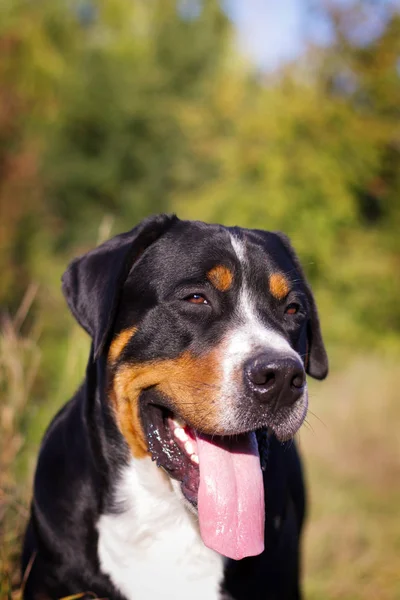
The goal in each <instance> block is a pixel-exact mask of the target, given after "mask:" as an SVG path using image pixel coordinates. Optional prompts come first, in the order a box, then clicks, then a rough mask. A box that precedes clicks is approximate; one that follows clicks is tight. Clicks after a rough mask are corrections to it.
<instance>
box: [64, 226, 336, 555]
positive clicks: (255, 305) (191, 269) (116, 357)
mask: <svg viewBox="0 0 400 600" xmlns="http://www.w3.org/2000/svg"><path fill="white" fill-rule="evenodd" d="M63 287H64V292H65V295H66V298H67V301H68V304H69V306H70V308H71V310H72V312H73V314H74V315H75V317H76V318H77V320H78V321H79V323H80V324H81V325H82V326H83V327H84V328H85V329H86V330H87V331H88V333H89V334H90V335H91V337H92V339H93V352H94V356H95V357H99V356H100V355H102V356H106V357H107V365H108V366H107V368H108V381H109V388H108V390H107V394H108V401H109V402H110V404H111V406H112V410H113V414H114V415H115V419H116V422H117V425H118V428H119V430H120V432H121V434H122V436H123V438H124V440H125V441H126V444H127V446H128V447H129V448H130V451H131V453H132V454H133V455H134V456H135V457H136V458H142V457H145V456H147V455H148V454H149V453H150V454H151V455H152V458H153V459H155V460H156V461H157V464H159V465H160V466H162V467H163V468H164V470H165V471H166V472H167V473H168V474H169V476H170V477H171V478H172V479H174V480H177V481H178V482H179V483H180V488H181V490H182V492H183V494H184V496H185V498H186V499H187V500H189V501H190V502H191V503H192V504H193V505H196V504H197V502H199V510H200V505H201V504H203V505H204V504H205V503H209V502H210V494H211V495H214V496H215V495H218V494H219V495H220V496H223V497H224V498H223V499H222V500H220V501H219V502H220V503H221V502H222V504H224V503H226V502H227V500H228V497H230V496H234V495H235V494H236V491H235V489H234V488H235V485H236V484H235V485H234V486H233V488H232V489H231V488H230V487H229V486H230V483H229V482H225V483H223V480H224V479H230V476H228V474H227V473H226V471H227V470H228V471H229V470H232V471H233V472H235V473H236V474H235V473H234V474H233V475H232V478H233V479H235V478H237V477H238V473H240V477H241V479H243V478H244V479H245V478H246V477H245V476H246V475H247V476H249V474H250V480H249V481H248V482H247V484H246V485H247V486H248V487H253V488H254V490H255V494H257V493H258V492H257V491H256V490H257V485H258V484H257V482H256V481H255V479H254V478H253V479H252V478H251V473H252V470H253V469H254V466H253V464H252V462H251V461H252V460H253V457H254V456H257V449H256V448H255V447H254V446H255V434H254V432H256V431H257V430H259V429H261V428H270V429H271V430H272V431H273V432H274V433H275V434H276V436H277V437H278V438H279V439H281V440H286V439H288V438H290V437H292V436H293V435H294V434H295V433H296V431H297V430H298V428H299V427H300V425H301V424H302V422H303V420H304V417H305V415H306V411H307V383H306V376H305V375H306V372H307V373H309V374H310V375H311V376H312V377H315V378H317V379H323V378H324V377H325V376H326V374H327V369H328V365H327V357H326V353H325V349H324V345H323V342H322V338H321V332H320V326H319V321H318V315H317V309H316V306H315V302H314V298H313V295H312V293H311V290H310V287H309V286H308V284H307V282H306V280H305V278H304V274H303V271H302V269H301V267H300V264H299V262H298V260H297V258H296V255H295V253H294V251H293V249H292V248H291V246H290V244H289V241H288V239H287V238H286V237H285V236H283V235H282V234H277V233H271V232H266V231H259V230H249V229H241V228H236V227H235V228H227V227H222V226H220V225H206V224H204V223H200V222H189V221H180V220H179V219H177V218H176V217H174V216H165V215H161V216H158V217H153V218H149V219H147V220H145V221H143V222H142V223H141V224H140V225H139V226H138V227H136V228H134V229H133V230H132V231H130V232H128V233H125V234H122V235H119V236H116V237H115V238H113V239H111V240H110V241H108V242H106V243H105V244H102V245H101V246H99V247H98V248H96V249H95V250H93V251H92V252H89V253H88V254H86V255H84V256H83V257H81V258H79V259H77V260H76V261H74V262H73V263H72V264H71V266H70V267H69V269H68V270H67V272H66V273H65V275H64V278H63ZM229 461H231V462H230V463H229ZM241 461H242V462H243V461H244V462H243V464H242V462H241ZM246 461H247V462H246ZM199 462H200V469H199ZM199 472H200V493H199ZM254 477H255V476H254ZM216 478H217V479H221V482H222V483H221V486H220V489H219V492H216V491H215V489H214V491H212V490H211V491H210V486H211V488H212V487H213V485H214V484H215V481H214V482H213V479H216ZM232 478H231V479H232ZM203 480H204V481H203ZM243 485H245V484H243ZM214 487H215V485H214ZM221 487H222V488H223V489H224V491H223V492H221ZM202 490H203V492H204V493H203V492H202ZM239 495H240V493H239ZM237 501H238V502H239V503H240V502H242V504H243V502H244V503H245V504H246V510H253V512H257V509H256V508H254V507H252V506H251V504H249V501H248V492H246V491H245V490H244V491H243V494H242V495H241V498H238V499H237ZM214 502H215V503H218V502H217V500H214ZM214 508H215V510H216V511H217V512H218V511H219V510H220V508H221V507H218V506H217V507H214ZM203 510H204V511H205V513H206V512H207V510H208V509H203ZM228 512H229V511H228ZM217 520H218V519H217ZM207 522H208V523H209V524H210V523H211V525H209V526H210V527H211V528H212V527H214V526H215V519H214V520H213V517H212V516H210V511H209V510H208V513H207ZM206 528H207V525H206V524H204V526H203V532H202V533H203V534H204V531H205V529H206ZM204 537H207V535H206V534H204V535H203V538H204ZM227 554H228V555H229V553H227ZM231 554H232V552H231ZM238 554H240V551H239V553H238ZM235 557H236V555H235Z"/></svg>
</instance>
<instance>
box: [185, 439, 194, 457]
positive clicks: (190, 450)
mask: <svg viewBox="0 0 400 600" xmlns="http://www.w3.org/2000/svg"><path fill="white" fill-rule="evenodd" d="M185 452H186V453H187V454H189V456H191V455H192V454H194V447H193V444H192V442H191V441H190V440H188V441H187V442H185Z"/></svg>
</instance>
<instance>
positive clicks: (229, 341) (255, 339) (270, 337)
mask: <svg viewBox="0 0 400 600" xmlns="http://www.w3.org/2000/svg"><path fill="white" fill-rule="evenodd" d="M231 242H232V246H233V248H234V250H235V253H236V256H237V258H238V260H239V262H240V264H241V266H242V285H241V290H240V292H239V297H238V300H237V304H236V308H235V313H236V316H237V322H236V325H235V326H233V327H232V329H231V331H230V332H228V333H227V335H226V337H225V346H224V359H223V378H224V382H223V387H224V389H225V390H227V391H228V390H229V391H231V387H232V381H233V375H234V372H235V371H236V370H237V369H239V368H241V369H242V368H243V365H244V363H245V362H246V361H247V360H248V359H249V358H251V357H252V356H255V355H257V354H258V353H262V352H263V351H271V350H272V351H276V352H278V353H281V354H285V355H286V356H292V357H296V358H300V356H299V354H298V353H297V352H296V351H295V350H294V349H293V348H292V347H291V346H290V344H289V342H288V341H287V340H286V339H285V337H284V336H283V335H282V334H280V333H279V332H277V331H274V329H272V327H268V325H267V324H266V323H264V322H263V321H262V320H261V317H260V315H259V314H258V311H257V307H256V302H255V298H254V294H253V293H252V290H251V288H250V286H249V285H248V281H247V280H246V273H245V268H246V267H247V269H248V268H250V267H249V263H248V261H247V256H246V248H245V245H244V243H243V241H242V240H240V239H239V238H237V237H235V236H233V235H231ZM265 293H266V294H267V290H266V291H265Z"/></svg>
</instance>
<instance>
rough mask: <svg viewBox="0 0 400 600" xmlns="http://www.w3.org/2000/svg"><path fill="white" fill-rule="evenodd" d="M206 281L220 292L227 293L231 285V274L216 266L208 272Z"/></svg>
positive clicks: (222, 267)
mask: <svg viewBox="0 0 400 600" xmlns="http://www.w3.org/2000/svg"><path fill="white" fill-rule="evenodd" d="M207 279H208V280H209V281H210V283H212V285H213V286H214V287H215V288H217V290H219V291H220V292H227V291H228V290H229V289H230V288H231V286H232V283H233V273H232V271H231V270H230V269H228V267H225V266H224V265H216V266H215V267H213V268H212V269H210V270H209V271H208V273H207Z"/></svg>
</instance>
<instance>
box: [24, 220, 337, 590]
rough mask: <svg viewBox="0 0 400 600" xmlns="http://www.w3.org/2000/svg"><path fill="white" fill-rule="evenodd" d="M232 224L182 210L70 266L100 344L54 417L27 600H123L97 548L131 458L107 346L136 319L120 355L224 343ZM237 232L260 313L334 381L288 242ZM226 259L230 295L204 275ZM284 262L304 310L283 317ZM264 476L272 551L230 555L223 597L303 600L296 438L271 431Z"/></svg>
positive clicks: (32, 526)
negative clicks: (110, 381)
mask: <svg viewBox="0 0 400 600" xmlns="http://www.w3.org/2000/svg"><path fill="white" fill-rule="evenodd" d="M227 231H228V230H227V228H225V227H222V226H219V225H206V224H204V223H198V222H195V223H191V222H185V221H179V220H178V219H177V218H176V217H174V216H166V215H160V216H157V217H152V218H149V219H146V220H145V221H144V222H142V223H141V224H140V225H138V226H137V227H135V228H134V229H132V230H131V231H130V232H128V233H125V234H122V235H119V236H116V237H115V238H113V239H112V240H110V241H108V242H106V243H105V244H102V245H101V246H99V247H98V248H96V249H95V250H93V251H92V252H89V253H88V254H86V255H85V256H83V257H81V258H79V259H77V260H75V261H74V262H73V263H72V264H71V265H70V267H69V268H68V270H67V272H66V273H65V275H64V277H63V290H64V293H65V296H66V299H67V302H68V305H69V307H70V309H71V311H72V313H73V314H74V316H75V317H76V319H77V320H78V322H79V323H80V324H81V325H82V327H84V329H85V330H86V331H87V332H88V333H89V334H90V336H91V337H92V340H93V344H92V350H91V355H90V357H89V362H88V366H87V372H86V379H85V382H84V384H83V385H82V387H81V388H80V389H79V391H78V392H77V394H76V395H75V396H74V398H73V399H72V400H70V401H69V402H68V404H66V405H65V406H64V408H63V409H62V410H61V411H60V412H59V413H58V415H57V416H56V417H55V418H54V420H53V422H52V423H51V425H50V427H49V429H48V431H47V433H46V435H45V437H44V440H43V443H42V447H41V451H40V455H39V460H38V465H37V471H36V476H35V483H34V493H33V501H32V511H31V519H30V522H29V525H28V528H27V533H26V538H25V545H24V551H23V559H22V571H23V572H25V570H26V568H27V566H28V564H29V565H30V566H31V571H30V574H29V577H28V579H27V582H26V587H25V594H24V598H25V600H33V599H35V600H39V599H42V600H43V599H48V598H51V599H53V598H60V597H63V596H67V595H72V594H77V593H80V592H85V591H87V592H89V591H90V592H94V593H95V594H97V596H98V597H99V598H109V599H110V600H111V599H114V600H120V599H121V600H124V599H123V597H122V596H121V595H120V594H119V593H118V592H117V590H116V589H115V587H114V585H113V583H112V581H110V579H109V577H108V576H107V575H105V574H103V573H102V572H101V570H100V566H99V560H98V556H97V531H96V523H97V521H98V519H99V517H100V515H102V514H103V513H104V512H107V511H108V510H112V509H113V507H112V502H113V500H112V491H113V486H114V483H115V474H116V472H117V469H118V467H119V466H121V465H123V464H125V463H126V462H127V461H128V459H129V449H128V446H127V444H126V442H125V439H124V438H123V436H122V434H121V432H120V430H119V429H118V426H117V424H116V422H115V418H114V415H113V412H112V410H111V408H110V404H109V401H108V397H107V360H106V359H107V352H108V348H109V344H110V341H111V339H112V338H113V337H114V336H115V335H116V334H118V332H120V331H122V330H124V329H126V328H128V327H131V326H132V324H136V323H140V326H139V328H138V332H137V334H136V335H134V336H133V338H132V339H131V340H130V341H129V343H128V344H127V346H126V347H125V348H124V350H123V352H122V353H121V355H120V356H119V358H118V363H121V362H124V361H128V362H129V360H132V358H134V360H135V361H136V362H137V361H148V360H152V359H155V358H173V357H176V356H179V355H180V354H181V353H182V351H183V350H184V349H185V348H187V347H195V349H196V350H195V351H196V352H198V353H201V352H204V351H206V350H207V348H209V347H210V346H212V345H215V344H217V343H218V341H219V340H221V338H222V336H223V334H224V332H225V331H226V328H227V326H228V325H230V326H232V323H234V319H235V310H234V309H235V300H236V297H237V293H238V291H239V289H240V285H241V283H242V281H241V277H242V275H241V271H240V269H239V266H238V264H237V262H235V261H236V258H235V256H234V253H233V251H232V249H231V248H229V247H228V246H229V243H228V240H229V238H228V235H227ZM230 231H231V233H234V234H235V235H238V236H240V237H241V238H242V239H243V240H245V242H246V247H247V254H248V256H249V257H250V259H249V260H250V262H249V264H248V265H247V267H246V268H247V272H246V276H247V279H248V281H250V284H251V289H252V291H253V292H254V296H255V297H256V298H257V299H258V301H259V302H258V305H257V308H258V310H259V312H260V315H261V317H262V318H263V319H264V320H265V321H267V322H268V323H269V324H271V325H272V326H273V327H274V329H276V330H277V331H278V332H280V333H281V334H282V335H283V336H285V337H286V338H287V339H288V340H289V342H290V344H291V345H292V346H293V347H294V348H296V350H297V351H298V352H299V354H300V355H302V356H304V357H305V359H306V355H308V362H307V370H308V372H309V374H310V375H311V376H313V377H316V378H318V379H322V378H324V377H325V376H326V374H327V358H326V353H325V350H324V346H323V342H322V338H321V332H320V327H319V322H318V316H317V310H316V306H315V302H314V299H313V296H312V293H311V290H310V288H309V286H308V284H307V283H306V281H305V278H304V275H303V272H302V270H301V267H300V265H299V262H298V260H297V258H296V256H295V254H294V251H293V249H292V248H291V246H290V244H289V242H288V240H287V238H285V237H284V236H282V235H281V234H274V233H269V232H264V231H255V230H243V229H239V228H232V229H231V230H230ZM220 262H223V264H225V265H228V266H229V267H230V268H231V269H232V271H233V272H234V275H235V277H234V284H233V287H232V290H230V291H229V292H228V293H226V294H224V295H221V294H218V292H217V291H216V290H215V289H213V288H212V286H210V284H209V282H208V281H207V279H206V278H205V273H206V272H207V271H208V270H209V269H211V268H212V267H213V266H214V265H215V264H219V263H220ZM277 269H279V270H281V271H282V272H284V273H287V274H288V277H289V279H290V280H291V281H292V282H293V289H292V291H291V293H290V297H291V299H292V301H293V298H295V299H297V300H299V301H301V303H302V307H303V308H302V311H301V314H299V315H298V316H296V318H294V319H292V320H290V321H289V320H285V317H284V312H283V308H282V307H283V304H284V303H283V302H280V301H277V300H276V299H274V298H272V297H269V296H268V294H267V292H266V288H267V282H268V274H271V273H272V272H274V271H276V270H277ZM198 292H200V293H204V294H205V295H207V297H209V298H210V299H211V301H212V302H211V303H212V307H213V308H212V310H209V308H208V307H206V306H204V307H198V306H193V305H191V304H189V303H185V302H183V301H182V300H183V299H184V298H185V297H188V296H189V295H190V294H193V293H198ZM264 479H265V481H264V483H265V486H264V487H265V494H266V508H267V513H266V526H265V540H266V541H265V543H266V549H265V551H264V552H263V554H261V555H260V556H257V557H252V558H245V559H243V560H241V561H233V560H228V561H227V563H226V569H225V578H224V581H223V582H222V594H223V595H222V596H221V598H222V597H223V598H230V599H234V600H248V599H260V600H261V599H263V600H267V599H268V600H273V599H276V600H295V599H298V598H300V597H301V595H300V587H299V580H300V575H299V571H300V566H299V541H300V534H301V529H302V524H303V520H304V515H305V492H304V484H303V477H302V469H301V464H300V459H299V455H298V452H297V450H296V446H295V444H294V442H293V441H289V442H286V443H280V442H278V440H277V439H276V438H275V437H274V436H273V435H271V438H270V450H269V458H268V463H267V468H266V471H265V474H264ZM160 527H162V523H160ZM155 576H157V575H156V574H155ZM88 597H89V596H88Z"/></svg>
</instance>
